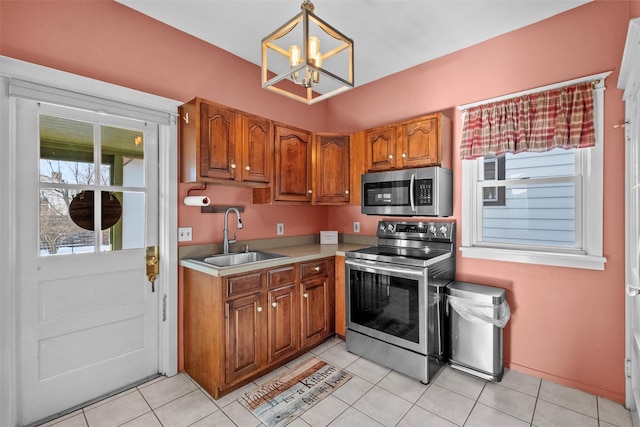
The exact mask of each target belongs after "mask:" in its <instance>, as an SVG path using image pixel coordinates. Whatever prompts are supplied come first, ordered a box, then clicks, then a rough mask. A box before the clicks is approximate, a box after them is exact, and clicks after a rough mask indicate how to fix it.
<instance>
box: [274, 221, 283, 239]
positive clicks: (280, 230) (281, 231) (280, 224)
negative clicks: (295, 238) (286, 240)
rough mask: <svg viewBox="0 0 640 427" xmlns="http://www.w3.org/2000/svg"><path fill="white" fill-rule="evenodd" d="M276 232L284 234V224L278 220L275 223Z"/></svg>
mask: <svg viewBox="0 0 640 427" xmlns="http://www.w3.org/2000/svg"><path fill="white" fill-rule="evenodd" d="M276 233H278V236H282V235H283V234H284V224H283V223H281V222H279V223H278V224H277V225H276Z"/></svg>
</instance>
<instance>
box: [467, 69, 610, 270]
mask: <svg viewBox="0 0 640 427" xmlns="http://www.w3.org/2000/svg"><path fill="white" fill-rule="evenodd" d="M607 75H608V73H606V74H602V75H597V76H590V77H585V78H583V79H580V80H578V81H571V82H565V83H560V84H557V85H552V86H548V87H544V88H538V89H534V90H531V91H526V92H521V93H518V94H513V95H511V96H505V97H502V98H499V99H492V100H487V101H485V102H479V103H475V104H473V105H467V106H462V107H460V108H461V109H462V110H463V126H462V140H461V145H460V157H461V158H462V159H463V162H462V166H463V171H462V190H463V197H462V247H461V251H462V254H463V256H470V257H478V258H488V259H498V260H506V261H516V262H527V263H540V264H548V265H563V266H570V267H579V268H590V269H602V268H604V262H605V261H606V260H605V259H604V258H603V257H602V116H603V93H602V92H603V90H604V78H605V77H606V76H607Z"/></svg>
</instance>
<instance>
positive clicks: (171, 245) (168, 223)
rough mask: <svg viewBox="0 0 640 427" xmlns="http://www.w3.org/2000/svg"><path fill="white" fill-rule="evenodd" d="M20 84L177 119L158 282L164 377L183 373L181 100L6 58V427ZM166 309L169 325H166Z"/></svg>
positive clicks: (1, 267) (1, 299) (164, 187)
mask: <svg viewBox="0 0 640 427" xmlns="http://www.w3.org/2000/svg"><path fill="white" fill-rule="evenodd" d="M12 78H14V79H20V80H22V81H28V82H33V83H38V84H42V85H48V86H51V87H55V88H58V89H63V90H68V91H72V92H76V93H82V94H86V95H90V96H95V97H98V98H102V99H109V100H113V101H117V102H122V103H127V104H131V100H135V104H136V105H138V106H140V107H145V108H149V109H153V110H157V111H164V112H167V113H169V114H170V115H171V119H170V124H169V125H160V130H159V165H158V166H159V205H160V218H159V225H160V227H159V228H160V232H159V236H158V237H159V244H160V247H161V248H162V252H161V254H160V275H159V277H158V279H157V281H156V284H157V286H158V290H159V292H160V296H161V297H160V298H159V304H160V307H159V313H160V321H161V323H160V325H159V331H160V333H159V340H160V354H159V355H158V357H159V370H160V373H162V374H165V375H168V376H171V375H174V374H176V373H177V370H178V261H177V259H178V249H177V248H178V242H177V224H178V206H177V192H178V164H177V157H178V156H177V152H178V148H177V147H178V144H177V140H178V132H177V111H178V106H179V105H180V104H181V102H179V101H175V100H171V99H167V98H162V97H159V96H156V95H152V94H148V93H143V92H139V91H136V90H133V89H128V88H125V87H121V86H116V85H113V84H110V83H106V82H102V81H98V80H94V79H90V78H87V77H83V76H79V75H75V74H71V73H67V72H63V71H59V70H55V69H52V68H47V67H42V66H39V65H35V64H31V63H28V62H24V61H19V60H16V59H12V58H8V57H4V56H0V82H1V83H2V85H1V86H0V425H3V426H15V425H16V423H17V419H18V416H17V408H18V402H17V393H16V390H17V387H18V384H17V380H16V379H17V368H16V365H17V363H16V362H17V360H16V351H17V346H16V342H17V340H18V337H17V328H18V325H17V320H16V319H17V313H16V307H17V301H16V289H15V286H16V283H15V278H16V270H15V266H16V262H15V261H16V260H15V253H16V247H17V238H18V236H16V234H15V232H14V229H15V228H16V227H15V224H16V217H17V215H19V213H18V212H17V211H16V203H15V199H16V191H15V189H16V188H17V183H16V179H15V176H16V174H15V170H16V169H15V168H16V166H15V165H16V158H15V155H16V150H15V147H16V134H15V99H12V98H11V97H10V96H9V81H10V79H12ZM165 306H166V321H164V322H162V313H163V307H165Z"/></svg>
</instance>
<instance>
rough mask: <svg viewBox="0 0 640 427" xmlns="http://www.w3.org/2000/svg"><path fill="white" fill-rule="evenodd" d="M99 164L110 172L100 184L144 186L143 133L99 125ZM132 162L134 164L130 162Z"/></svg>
mask: <svg viewBox="0 0 640 427" xmlns="http://www.w3.org/2000/svg"><path fill="white" fill-rule="evenodd" d="M100 139H101V157H100V158H101V164H102V167H103V168H104V167H109V169H110V171H111V172H112V173H111V174H110V175H109V177H108V179H103V180H102V181H101V185H126V186H129V187H144V185H145V183H144V134H143V133H142V132H140V131H135V130H130V129H122V128H117V127H111V126H100ZM132 162H134V166H132V165H131V163H132Z"/></svg>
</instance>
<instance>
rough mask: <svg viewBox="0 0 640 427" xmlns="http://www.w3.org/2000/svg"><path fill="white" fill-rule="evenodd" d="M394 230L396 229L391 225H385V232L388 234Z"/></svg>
mask: <svg viewBox="0 0 640 427" xmlns="http://www.w3.org/2000/svg"><path fill="white" fill-rule="evenodd" d="M395 228H396V227H395V226H394V225H393V224H389V225H387V231H388V232H389V233H393V231H394V230H395Z"/></svg>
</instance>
